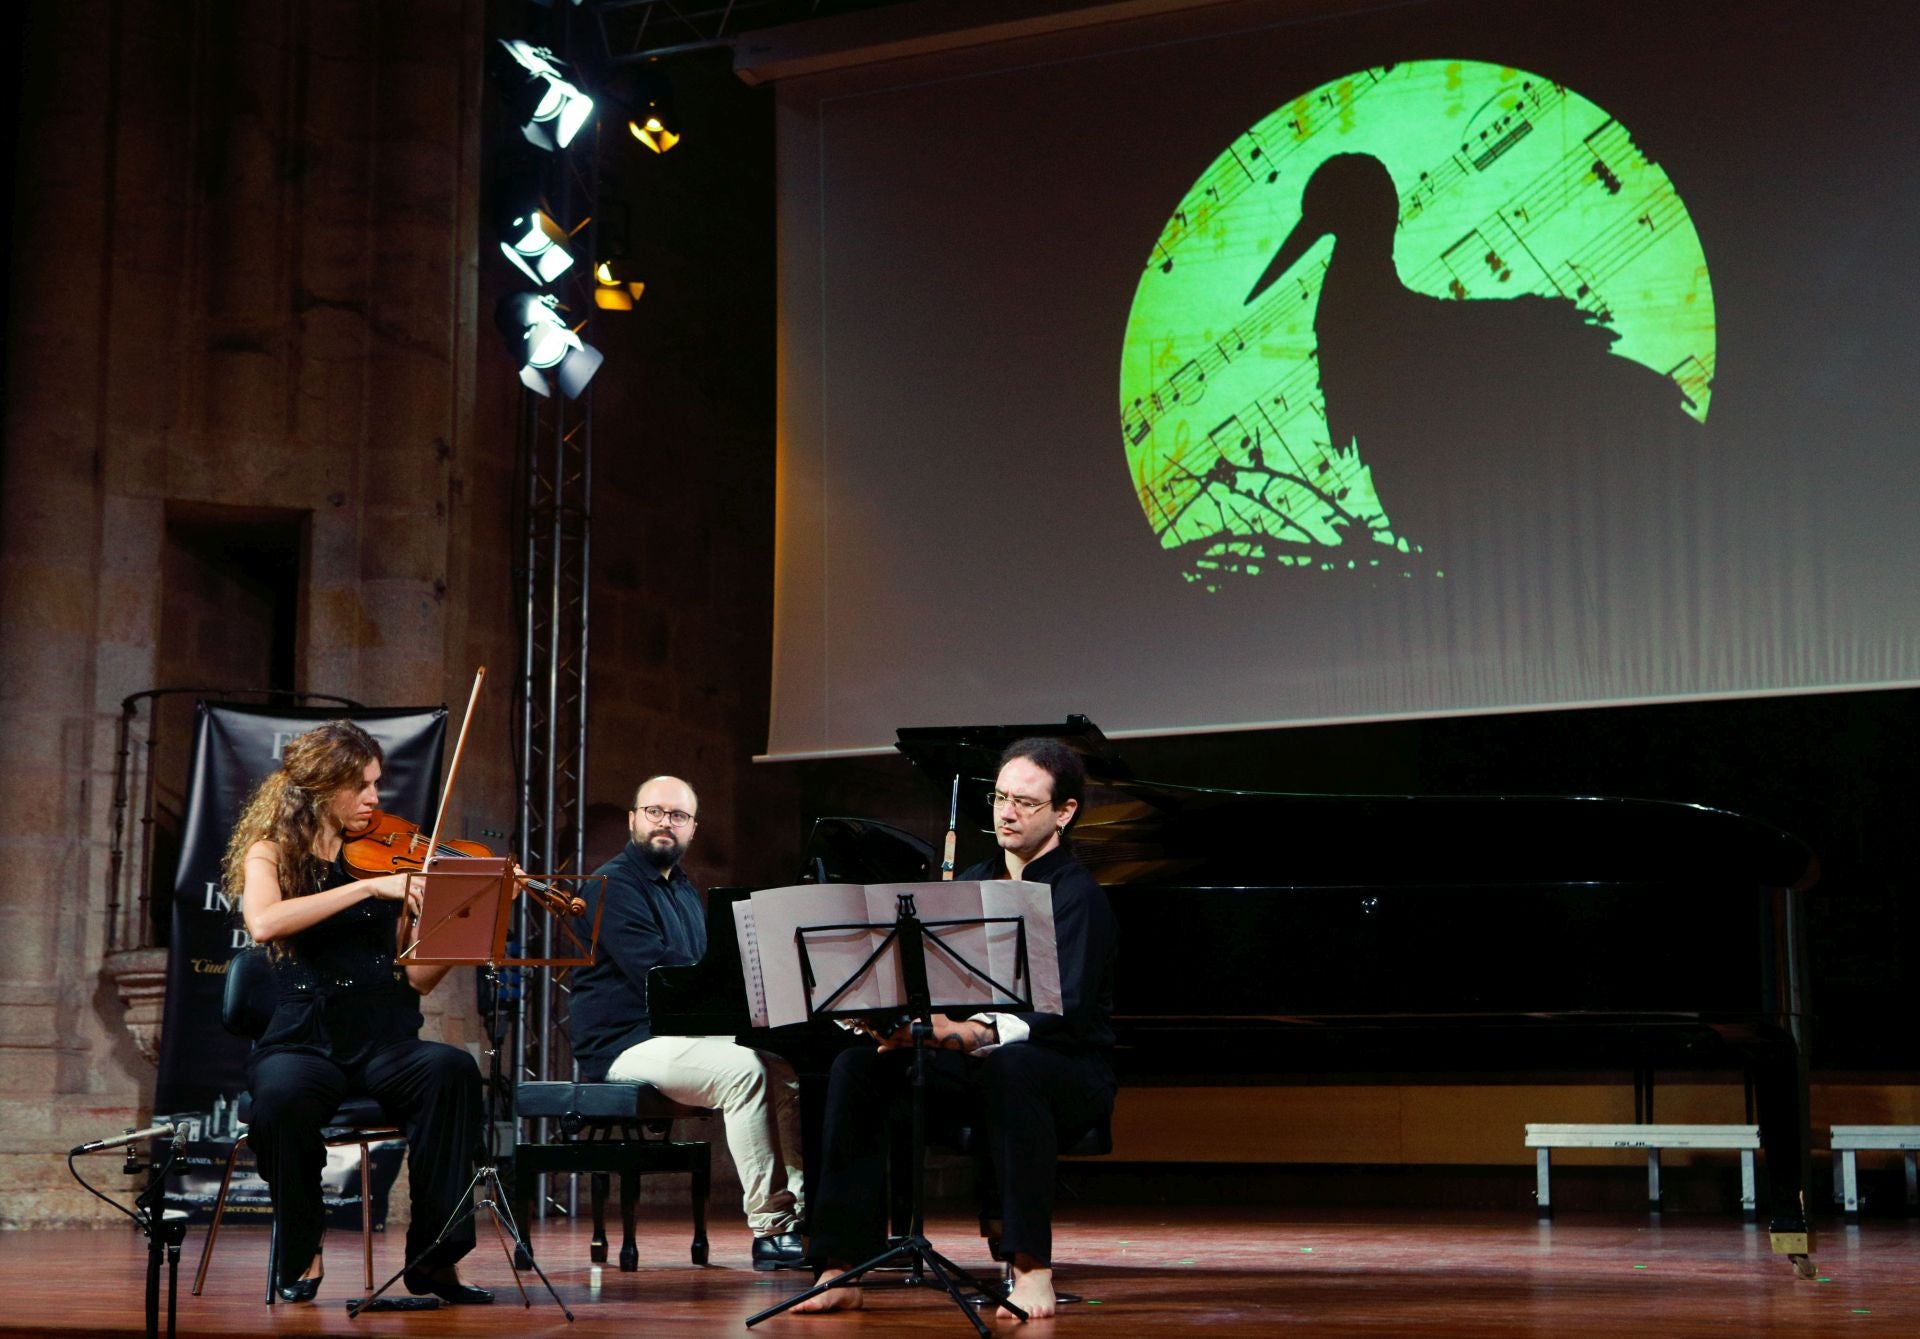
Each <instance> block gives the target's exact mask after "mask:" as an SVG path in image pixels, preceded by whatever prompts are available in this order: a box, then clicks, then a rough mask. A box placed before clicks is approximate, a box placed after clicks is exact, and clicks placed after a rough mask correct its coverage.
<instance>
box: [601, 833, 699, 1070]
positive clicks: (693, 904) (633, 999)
mask: <svg viewBox="0 0 1920 1339" xmlns="http://www.w3.org/2000/svg"><path fill="white" fill-rule="evenodd" d="M594 872H595V873H596V874H604V875H606V876H607V882H606V885H605V887H606V891H605V893H604V899H605V902H606V911H605V912H604V913H603V914H602V915H601V917H600V946H599V948H598V949H597V950H596V951H595V953H594V955H593V964H592V965H591V966H589V967H582V968H580V969H579V970H578V971H576V972H575V973H574V975H573V997H572V1001H571V1004H570V1006H569V1021H568V1026H569V1029H570V1030H571V1032H572V1034H573V1058H574V1059H575V1060H577V1061H578V1062H579V1063H580V1077H581V1078H582V1079H584V1080H586V1081H587V1082H589V1083H597V1082H599V1081H600V1080H602V1079H604V1078H605V1077H606V1074H607V1068H608V1066H610V1065H612V1064H613V1062H614V1061H615V1060H617V1059H619V1057H620V1053H621V1052H622V1051H624V1050H626V1049H627V1048H628V1047H629V1046H637V1045H639V1044H640V1043H641V1042H643V1041H645V1040H647V1039H648V1038H649V1037H651V1036H652V1035H653V1020H652V1016H651V1015H650V1014H649V1013H648V1011H647V973H648V972H650V971H652V970H653V969H654V968H655V967H678V966H685V965H687V964H689V963H695V962H698V961H700V959H701V958H702V957H704V956H705V955H706V952H707V913H706V908H705V907H704V906H703V905H702V904H701V901H700V890H699V889H697V888H695V887H694V886H693V883H692V881H691V880H689V879H688V878H687V876H686V874H685V873H683V872H682V871H681V869H680V867H679V866H678V865H675V866H674V867H673V868H672V869H670V870H664V871H663V870H661V869H658V868H656V867H655V866H654V864H653V862H652V861H650V860H648V859H647V858H646V855H645V853H644V852H642V851H641V849H640V848H639V847H637V846H635V845H634V844H633V843H632V842H628V843H627V844H626V846H625V847H624V848H622V850H621V852H620V854H619V855H617V856H615V857H614V858H613V859H611V860H609V861H608V862H607V863H606V864H604V865H602V866H601V867H600V868H599V869H597V870H595V871H594ZM602 896H603V895H602V893H601V885H599V884H597V883H590V884H588V885H587V886H586V889H585V891H584V892H583V893H582V897H583V898H584V899H585V900H586V904H587V909H586V912H585V914H583V915H582V916H581V917H580V918H579V921H578V924H577V927H576V930H577V933H578V934H579V936H580V938H581V940H582V941H584V940H585V939H586V938H587V934H588V932H589V931H591V930H592V928H593V917H594V912H595V910H596V908H597V907H598V905H599V903H600V901H601V900H602Z"/></svg>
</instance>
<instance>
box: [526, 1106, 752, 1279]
mask: <svg viewBox="0 0 1920 1339" xmlns="http://www.w3.org/2000/svg"><path fill="white" fill-rule="evenodd" d="M513 1106H514V1115H515V1116H516V1117H518V1118H519V1119H521V1120H537V1119H546V1120H551V1121H554V1122H557V1124H558V1126H559V1133H560V1139H559V1141H558V1142H555V1143H546V1144H539V1143H523V1144H519V1145H517V1146H516V1147H515V1148H514V1152H513V1206H514V1214H515V1217H516V1219H517V1221H518V1222H519V1225H520V1229H521V1233H522V1235H523V1236H524V1237H526V1238H527V1245H526V1247H525V1248H524V1258H523V1257H522V1256H520V1255H516V1257H515V1259H514V1266H515V1267H516V1268H519V1269H525V1268H527V1267H528V1266H529V1265H531V1264H532V1263H533V1254H532V1252H533V1246H532V1240H531V1233H532V1227H533V1224H532V1217H533V1214H532V1210H533V1206H534V1187H535V1186H536V1184H537V1178H538V1177H539V1176H540V1175H541V1174H542V1173H550V1174H551V1173H569V1172H589V1173H591V1174H592V1187H593V1189H592V1198H593V1242H592V1246H591V1250H590V1253H591V1257H592V1260H593V1263H595V1264H605V1263H606V1259H607V1228H606V1207H607V1187H608V1177H609V1175H610V1174H611V1173H614V1172H618V1173H619V1174H620V1222H621V1229H622V1233H623V1235H622V1238H621V1243H620V1268H621V1270H622V1271H624V1272H627V1273H631V1272H632V1271H634V1270H636V1269H638V1268H639V1267H640V1252H639V1250H638V1248H637V1247H636V1246H635V1245H634V1240H633V1227H634V1223H633V1219H634V1206H635V1204H636V1203H638V1201H639V1198H640V1177H641V1176H642V1175H643V1174H646V1173H652V1172H689V1173H691V1174H692V1176H693V1246H692V1249H691V1252H690V1254H691V1256H692V1259H693V1263H694V1264H696V1265H704V1264H705V1263H706V1262H707V1194H708V1191H709V1190H710V1188H711V1184H712V1158H711V1154H710V1151H709V1149H708V1147H707V1145H706V1144H704V1143H676V1142H674V1141H673V1139H672V1138H671V1134H672V1130H671V1125H672V1122H673V1121H675V1120H676V1119H693V1118H697V1117H702V1116H711V1115H713V1114H715V1113H713V1112H712V1111H709V1110H708V1109H707V1108H705V1107H690V1106H686V1105H684V1104H682V1103H679V1102H675V1101H673V1100H672V1099H671V1098H669V1097H668V1096H667V1095H666V1094H665V1093H663V1092H661V1091H660V1090H659V1089H658V1088H656V1087H654V1086H653V1085H652V1084H650V1083H567V1082H543V1083H522V1084H519V1085H517V1086H516V1088H515V1089H514V1099H513Z"/></svg>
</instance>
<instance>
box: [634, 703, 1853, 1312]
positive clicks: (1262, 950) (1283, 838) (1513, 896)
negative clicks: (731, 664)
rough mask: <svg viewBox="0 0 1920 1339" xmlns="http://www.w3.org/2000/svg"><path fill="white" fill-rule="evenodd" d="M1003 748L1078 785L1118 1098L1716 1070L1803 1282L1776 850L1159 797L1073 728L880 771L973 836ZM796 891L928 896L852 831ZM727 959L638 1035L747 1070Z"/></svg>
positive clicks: (1578, 807) (991, 736)
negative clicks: (1298, 1084) (926, 789)
mask: <svg viewBox="0 0 1920 1339" xmlns="http://www.w3.org/2000/svg"><path fill="white" fill-rule="evenodd" d="M1025 735H1048V736H1052V737H1055V738H1058V739H1061V740H1062V741H1063V742H1065V743H1067V744H1068V745H1070V746H1071V747H1073V748H1074V749H1075V750H1076V751H1077V752H1079V753H1080V754H1081V756H1082V757H1083V759H1084V760H1085V762H1086V764H1087V772H1088V786H1087V796H1086V801H1085V804H1084V807H1083V808H1082V810H1081V817H1080V819H1079V821H1078V822H1077V823H1076V824H1075V827H1074V834H1073V840H1074V845H1075V848H1076V853H1077V854H1078V856H1079V858H1080V859H1081V861H1082V862H1084V863H1085V864H1086V865H1087V867H1088V868H1089V869H1091V870H1092V871H1093V873H1094V875H1095V877H1096V878H1098V879H1099V880H1100V882H1101V883H1102V884H1103V885H1104V886H1105V887H1106V889H1107V894H1108V897H1109V898H1110V899H1111V901H1112V904H1113V908H1114V912H1115V915H1116V916H1117V918H1118V920H1119V923H1120V963H1119V969H1118V976H1117V981H1118V984H1117V990H1116V1001H1115V1019H1114V1022H1115V1030H1116V1032H1117V1034H1118V1036H1119V1042H1120V1045H1119V1050H1118V1053H1117V1057H1116V1058H1117V1063H1118V1067H1119V1069H1120V1074H1121V1079H1122V1082H1123V1084H1124V1083H1125V1082H1127V1081H1128V1080H1129V1079H1142V1078H1155V1077H1164V1076H1167V1075H1172V1074H1179V1075H1183V1076H1187V1077H1189V1078H1195V1079H1200V1080H1204V1079H1205V1078H1206V1077H1208V1076H1215V1075H1224V1074H1239V1075H1245V1074H1248V1073H1276V1074H1277V1073H1293V1072H1297V1073H1316V1074H1317V1073H1325V1072H1356V1071H1357V1072H1362V1073H1370V1074H1378V1073H1386V1072H1406V1071H1415V1070H1433V1069H1444V1070H1449V1071H1479V1072H1492V1071H1506V1070H1525V1071H1552V1070H1581V1071H1591V1070H1595V1069H1612V1070H1619V1069H1629V1070H1632V1071H1633V1072H1635V1073H1636V1074H1638V1073H1651V1071H1652V1070H1654V1069H1656V1068H1684V1069H1690V1070H1698V1069H1713V1068H1726V1069H1732V1070H1738V1071H1741V1072H1742V1073H1743V1074H1744V1075H1745V1076H1746V1078H1747V1081H1748V1084H1749V1091H1750V1093H1751V1097H1752V1102H1753V1106H1754V1111H1755V1115H1756V1117H1757V1120H1758V1124H1759V1127H1760V1141H1761V1148H1762V1153H1763V1157H1764V1161H1765V1183H1764V1184H1765V1188H1766V1192H1767V1205H1766V1208H1767V1212H1768V1217H1769V1222H1768V1227H1769V1233H1770V1239H1771V1244H1772V1247H1773V1250H1774V1252H1775V1253H1777V1254H1782V1255H1786V1256H1788V1257H1789V1259H1790V1261H1791V1262H1792V1264H1793V1266H1794V1268H1795V1269H1796V1270H1797V1271H1799V1272H1800V1273H1801V1274H1803V1275H1807V1276H1810V1275H1811V1272H1812V1266H1811V1263H1810V1261H1809V1259H1808V1256H1809V1254H1810V1252H1811V1249H1812V1234H1811V1231H1810V1225H1809V1222H1808V1218H1807V1205H1808V1198H1807V1194H1808V1174H1809V1157H1808V1145H1809V1139H1808V1108H1807V1054H1808V1051H1807V1037H1808V1026H1809V1016H1808V1002H1807V982H1806V949H1805V942H1804V938H1805V916H1806V909H1805V905H1804V901H1805V896H1806V893H1807V890H1808V889H1809V888H1810V887H1812V886H1813V884H1814V882H1815V881H1816V879H1817V878H1818V874H1819V865H1818V862H1817V861H1816V859H1815V858H1814V855H1813V853H1812V852H1811V851H1810V850H1809V849H1808V848H1807V847H1806V846H1805V845H1804V844H1803V843H1802V842H1800V841H1799V840H1798V839H1797V838H1795V837H1793V836H1791V835H1789V834H1787V833H1785V832H1782V831H1780V830H1778V829H1776V828H1772V827H1769V826H1768V825H1766V824H1764V823H1760V822H1756V821H1754V820H1752V819H1749V818H1745V817H1743V816H1741V815H1739V814H1734V813H1729V812H1726V811H1724V810H1718V809H1713V808H1709V807H1706V806H1702V805H1693V804H1677V803H1668V802H1661V801H1651V800H1633V799H1615V798H1604V797H1586V796H1512V795H1494V796H1435V795H1314V794H1276V793H1265V792H1249V791H1232V790H1217V789H1205V788H1199V787H1185V786H1172V785H1165V784H1158V783H1153V782H1148V781H1142V780H1140V779H1138V778H1136V777H1135V776H1134V775H1133V774H1132V772H1131V770H1130V769H1129V768H1128V766H1127V764H1126V763H1125V761H1124V760H1123V759H1121V757H1120V756H1119V754H1118V753H1117V751H1116V750H1115V749H1114V748H1113V746H1112V745H1111V744H1110V743H1109V742H1108V741H1107V740H1106V738H1105V737H1104V736H1103V735H1101V733H1100V731H1099V729H1098V728H1097V727H1096V726H1094V725H1093V724H1092V723H1091V722H1089V721H1088V720H1086V718H1084V717H1078V716H1075V717H1069V718H1068V720H1067V722H1066V723H1065V725H1064V726H1063V725H1060V724H1052V725H1036V726H974V727H959V728H952V729H903V730H901V731H899V739H898V747H899V748H900V750H901V751H902V752H903V753H905V754H906V756H907V757H908V758H909V759H911V760H912V762H913V764H914V766H915V767H916V768H917V769H918V770H920V771H921V772H922V773H924V774H925V775H926V777H927V779H928V780H929V781H930V782H931V783H932V784H933V785H934V786H936V787H937V789H938V792H939V793H940V795H941V796H942V797H943V798H944V797H945V796H946V795H947V794H948V792H949V788H950V787H951V786H952V784H953V780H954V778H955V777H956V776H957V777H959V779H960V814H961V827H962V829H963V831H965V830H973V831H986V830H990V828H991V817H990V814H989V810H988V805H987V800H986V796H987V794H988V792H989V791H991V789H992V788H993V782H994V777H995V773H996V770H997V765H998V759H999V755H1000V751H1001V750H1002V749H1003V748H1004V747H1005V746H1006V745H1007V744H1008V743H1010V742H1011V741H1012V740H1014V739H1017V738H1020V737H1022V736H1025ZM807 864H808V868H809V874H810V877H814V878H818V879H820V880H823V881H840V880H846V881H850V882H878V881H883V880H886V881H891V880H910V879H916V878H932V877H937V874H936V872H935V871H936V865H935V857H934V854H933V851H932V848H931V847H930V846H928V845H927V844H926V843H925V842H924V841H921V840H920V839H918V838H916V837H913V836H911V835H909V834H905V833H901V832H899V831H897V830H895V829H892V828H889V827H886V826H884V825H882V824H878V823H872V822H868V821H864V820H857V819H822V820H820V821H819V822H818V823H817V824H816V828H815V833H814V839H813V841H812V843H811V844H810V848H809V850H808V852H807ZM717 901H718V900H717ZM716 910H717V912H718V913H719V916H720V917H722V918H724V917H725V908H724V906H718V905H717V906H716ZM720 924H722V925H730V922H728V921H726V920H724V919H722V920H721V921H720ZM732 939H733V936H732V934H731V932H730V930H728V931H726V932H724V933H722V932H719V928H718V926H716V934H715V935H714V936H713V938H712V940H711V941H710V942H711V943H712V944H713V945H714V951H713V952H711V953H710V955H709V959H708V961H707V962H706V963H703V964H702V965H701V966H700V967H696V968H662V969H656V970H655V973H654V975H653V978H652V980H651V982H650V986H649V989H650V993H651V1000H652V1009H653V1015H654V1024H655V1030H656V1031H664V1032H710V1031H718V1032H734V1033H740V1034H743V1040H748V1041H751V1042H752V1043H753V1044H757V1045H766V1044H768V1042H769V1039H768V1038H767V1037H766V1035H765V1034H750V1030H749V1029H748V1028H747V1027H746V1026H745V1004H744V999H743V998H741V997H742V990H741V987H740V984H739V982H740V976H739V970H738V959H737V950H736V949H735V948H734V946H733V944H732ZM781 1040H782V1039H780V1038H773V1039H772V1043H773V1044H774V1045H775V1046H776V1048H777V1047H778V1046H779V1045H780V1042H781ZM1122 1100H1123V1101H1124V1100H1125V1099H1124V1095H1123V1097H1122Z"/></svg>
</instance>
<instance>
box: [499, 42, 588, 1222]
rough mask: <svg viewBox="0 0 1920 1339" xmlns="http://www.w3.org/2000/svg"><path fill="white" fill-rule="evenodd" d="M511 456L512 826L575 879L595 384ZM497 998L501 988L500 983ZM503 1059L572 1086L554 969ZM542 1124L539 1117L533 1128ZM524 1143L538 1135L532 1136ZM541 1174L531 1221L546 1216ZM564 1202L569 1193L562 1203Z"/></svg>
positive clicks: (533, 416) (566, 204)
mask: <svg viewBox="0 0 1920 1339" xmlns="http://www.w3.org/2000/svg"><path fill="white" fill-rule="evenodd" d="M570 11H571V7H570V6H561V7H559V10H558V11H557V14H556V17H557V18H558V19H559V20H560V21H559V23H558V24H557V25H556V30H555V33H554V36H555V37H556V39H558V40H556V41H555V43H554V50H555V54H557V55H559V56H561V57H562V58H563V59H564V58H565V57H566V56H567V55H568V54H569V53H568V51H567V44H568V42H569V39H570V38H571V28H572V26H573V25H572V24H571V23H569V22H568V20H569V19H570V18H571V12H570ZM599 151H600V132H599V125H598V122H597V121H596V122H595V123H594V125H592V126H591V127H589V128H588V129H587V130H586V131H585V132H583V133H582V134H581V135H580V136H579V138H578V139H577V140H576V141H575V142H574V144H573V145H572V147H571V148H570V149H566V150H561V151H558V152H555V153H554V154H553V156H552V158H551V160H550V162H551V168H550V171H549V174H548V183H547V185H548V194H549V198H550V199H551V201H552V203H553V205H554V210H555V213H556V215H557V216H558V217H559V218H561V219H565V220H585V223H584V225H581V224H576V225H575V226H576V227H577V228H578V231H577V232H576V233H575V235H574V237H573V239H572V241H573V243H574V244H575V245H574V250H575V254H576V255H577V256H578V257H579V260H578V261H577V262H576V263H575V264H574V265H573V266H572V267H571V269H570V270H569V271H568V272H567V273H566V274H564V275H562V276H561V277H560V278H559V279H558V280H556V281H555V282H554V284H553V285H552V286H551V290H550V291H552V293H553V294H554V295H555V296H556V297H557V298H558V299H559V300H560V303H561V304H562V307H563V309H564V315H565V318H566V321H567V323H568V324H569V325H570V326H573V328H574V329H575V331H576V332H577V333H579V334H580V335H581V336H583V337H585V336H586V335H587V333H588V327H589V326H590V325H591V322H592V318H593V314H594V311H595V307H594V301H593V285H594V278H593V268H594V264H593V262H594V257H595V256H596V255H597V254H598V253H597V251H596V249H595V246H594V240H595V238H594V233H595V225H594V223H593V222H592V216H593V214H594V213H595V211H596V207H597V205H598V195H599ZM519 453H520V462H521V468H522V470H523V478H524V487H525V493H524V495H523V509H524V512H525V518H526V533H525V546H526V547H525V552H524V556H523V573H524V575H523V578H522V583H523V584H522V587H521V594H522V596H523V598H524V602H525V605H524V609H523V611H522V614H523V628H522V653H521V664H520V683H519V690H520V691H519V698H520V701H519V720H518V722H517V725H518V730H519V736H520V738H519V758H518V763H519V773H520V795H519V809H520V814H519V825H518V831H517V832H516V834H515V844H516V849H518V850H519V851H520V852H521V853H522V854H521V857H520V858H521V860H522V862H523V863H524V864H525V865H526V866H527V867H528V868H530V869H536V870H541V871H544V872H551V873H556V874H574V873H580V872H581V868H580V867H581V864H582V862H583V861H584V859H585V847H586V808H587V793H586V775H587V700H588V699H587V661H588V646H589V642H588V611H589V601H588V585H589V580H590V575H589V574H590V559H591V556H592V552H591V544H590V538H591V529H592V505H591V498H592V485H593V387H592V385H591V384H589V385H588V386H587V387H586V388H585V389H584V390H583V391H582V392H581V393H580V396H579V398H578V399H570V398H568V397H567V396H566V395H564V394H562V393H561V392H560V391H559V389H558V388H557V387H556V388H555V389H554V390H553V393H552V394H549V395H544V396H543V395H539V394H536V393H534V392H533V391H530V390H528V391H523V392H522V393H521V407H520V429H519ZM516 917H517V920H516V927H515V928H516V933H517V934H518V936H519V940H520V943H521V945H522V948H523V950H526V951H531V952H532V953H534V954H537V955H539V956H551V955H552V953H553V951H554V944H553V942H552V941H553V932H552V929H551V925H550V923H548V922H547V921H546V918H545V917H544V916H543V917H540V918H538V919H537V920H536V918H535V917H534V916H533V915H532V914H531V913H530V912H529V909H528V907H527V903H526V900H525V899H522V900H521V902H520V906H519V909H518V911H517V912H516ZM502 988H503V989H505V988H507V987H505V986H504V985H503V987H502ZM517 988H518V994H519V1000H518V1001H517V1003H518V1008H516V1009H515V1010H514V1014H513V1016H514V1018H515V1020H516V1021H515V1025H514V1027H513V1029H512V1033H511V1040H510V1042H509V1045H510V1048H511V1049H510V1052H509V1054H510V1057H511V1060H512V1065H511V1073H512V1075H513V1077H514V1079H515V1080H516V1081H521V1080H530V1079H531V1080H541V1079H571V1078H572V1077H573V1075H574V1066H573V1051H572V1047H571V1045H570V1043H569V1041H568V1033H567V991H566V990H565V988H564V987H563V986H562V985H561V984H560V983H558V982H556V981H555V980H554V969H553V968H551V967H542V968H536V969H531V970H523V971H521V972H520V973H519V981H518V987H517ZM539 1124H540V1125H541V1126H544V1124H545V1122H544V1121H542V1122H539ZM532 1138H534V1139H536V1140H544V1139H545V1138H546V1131H545V1130H544V1129H543V1128H542V1129H537V1130H535V1131H534V1132H533V1134H532ZM544 1180H545V1178H542V1183H543V1184H542V1185H541V1188H540V1192H539V1198H538V1201H537V1203H538V1205H539V1206H540V1207H539V1209H538V1210H537V1211H536V1212H539V1213H544V1211H545V1206H546V1203H547V1192H546V1187H545V1184H544ZM569 1198H570V1199H571V1195H570V1196H569Z"/></svg>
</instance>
